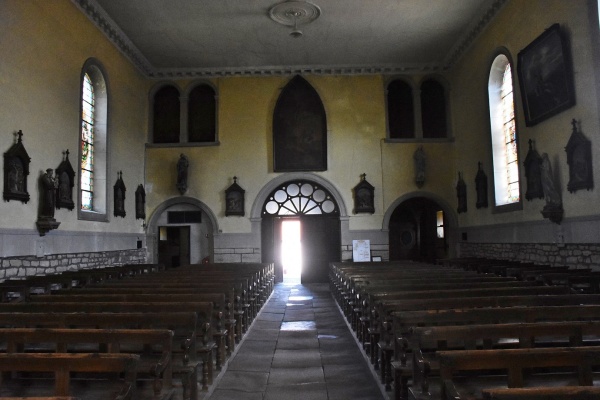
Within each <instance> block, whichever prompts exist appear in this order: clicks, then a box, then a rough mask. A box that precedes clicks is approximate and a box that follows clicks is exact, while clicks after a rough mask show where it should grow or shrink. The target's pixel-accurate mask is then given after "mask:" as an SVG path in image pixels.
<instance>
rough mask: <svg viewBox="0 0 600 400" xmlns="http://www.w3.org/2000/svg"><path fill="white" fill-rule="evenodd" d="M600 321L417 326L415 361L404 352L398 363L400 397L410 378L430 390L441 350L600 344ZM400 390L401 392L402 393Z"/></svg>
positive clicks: (409, 341) (412, 338) (409, 342)
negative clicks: (408, 358) (410, 359)
mask: <svg viewBox="0 0 600 400" xmlns="http://www.w3.org/2000/svg"><path fill="white" fill-rule="evenodd" d="M599 337H600V321H587V322H582V321H568V322H541V323H501V324H487V325H458V326H457V325H450V326H429V327H420V328H414V329H413V330H412V332H411V333H410V335H409V336H405V337H404V338H403V339H404V347H405V348H410V350H411V354H412V363H409V362H407V361H406V358H407V355H406V354H403V355H402V356H401V361H400V365H395V366H394V367H395V368H394V370H395V372H396V373H395V379H399V381H398V380H396V381H395V382H396V384H397V385H398V384H399V385H400V387H397V391H396V392H397V393H396V396H397V398H406V397H407V390H406V384H407V381H408V380H410V379H412V386H413V391H419V390H420V393H421V394H423V393H427V392H428V391H429V382H428V381H429V379H430V376H432V375H434V376H435V375H438V374H439V364H438V359H437V353H436V352H437V351H440V350H474V349H492V348H531V347H556V346H583V345H586V346H589V345H598V343H599V342H598V338H599ZM398 390H400V391H401V393H398Z"/></svg>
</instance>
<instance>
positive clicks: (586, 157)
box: [565, 120, 594, 193]
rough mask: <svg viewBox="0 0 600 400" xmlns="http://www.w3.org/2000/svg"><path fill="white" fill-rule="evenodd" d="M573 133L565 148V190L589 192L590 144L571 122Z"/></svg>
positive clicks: (592, 180) (591, 169)
mask: <svg viewBox="0 0 600 400" xmlns="http://www.w3.org/2000/svg"><path fill="white" fill-rule="evenodd" d="M572 125H573V133H572V134H571V137H570V138H569V142H568V143H567V146H566V147H565V151H566V152H567V164H569V183H568V184H567V190H568V191H569V192H571V193H573V192H575V191H577V190H579V189H587V190H590V189H592V188H593V187H594V178H593V177H592V171H593V167H592V142H590V141H589V140H588V139H587V138H586V137H585V136H583V134H582V133H581V132H579V131H578V130H577V122H576V121H575V120H573V122H572Z"/></svg>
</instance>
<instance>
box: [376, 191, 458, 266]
mask: <svg viewBox="0 0 600 400" xmlns="http://www.w3.org/2000/svg"><path fill="white" fill-rule="evenodd" d="M437 211H442V213H443V220H442V225H441V226H442V228H441V229H442V231H443V238H432V235H433V234H435V233H436V231H437V228H438V227H439V226H440V225H438V224H437V221H436V217H437V215H436V212H437ZM457 227H458V218H457V215H456V213H455V212H454V209H453V207H452V206H451V205H450V204H448V203H447V202H446V201H445V200H444V199H442V198H441V197H439V196H437V195H434V194H432V193H429V192H423V191H417V192H412V193H407V194H405V195H404V196H401V197H399V198H398V199H396V201H394V202H393V203H392V204H391V205H390V207H389V208H388V209H387V211H386V213H385V215H384V218H383V230H384V231H387V232H388V235H389V247H390V260H397V259H415V260H417V259H419V260H426V261H432V260H433V259H435V258H443V257H452V256H454V255H455V254H456V244H457V242H458V238H457Z"/></svg>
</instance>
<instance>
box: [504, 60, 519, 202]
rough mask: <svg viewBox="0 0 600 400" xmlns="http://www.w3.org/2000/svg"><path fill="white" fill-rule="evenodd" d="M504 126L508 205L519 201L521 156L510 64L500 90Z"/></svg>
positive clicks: (505, 70) (505, 71)
mask: <svg viewBox="0 0 600 400" xmlns="http://www.w3.org/2000/svg"><path fill="white" fill-rule="evenodd" d="M500 98H501V108H502V126H503V128H502V129H503V133H504V143H505V152H506V190H507V193H506V194H507V196H508V203H515V202H517V201H519V197H520V191H519V156H518V152H517V131H516V129H515V106H514V101H513V98H514V96H513V83H512V73H511V68H510V64H506V68H505V69H504V75H503V77H502V87H501V89H500Z"/></svg>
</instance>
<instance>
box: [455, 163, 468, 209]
mask: <svg viewBox="0 0 600 400" xmlns="http://www.w3.org/2000/svg"><path fill="white" fill-rule="evenodd" d="M456 198H457V200H458V207H457V208H456V211H457V212H458V213H459V214H460V213H463V212H467V184H466V183H465V181H464V180H463V178H462V175H461V173H460V172H459V173H458V182H456Z"/></svg>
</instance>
